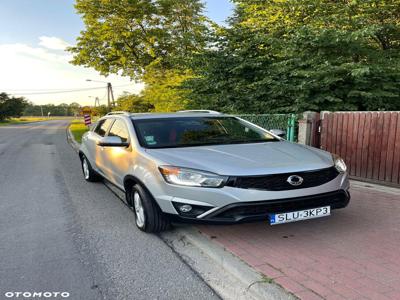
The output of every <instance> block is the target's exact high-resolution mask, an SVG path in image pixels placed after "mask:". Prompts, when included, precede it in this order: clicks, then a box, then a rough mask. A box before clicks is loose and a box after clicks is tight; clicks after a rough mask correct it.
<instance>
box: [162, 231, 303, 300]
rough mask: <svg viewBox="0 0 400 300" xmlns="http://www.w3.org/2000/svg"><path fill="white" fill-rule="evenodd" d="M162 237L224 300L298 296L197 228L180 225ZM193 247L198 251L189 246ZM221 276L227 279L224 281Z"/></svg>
mask: <svg viewBox="0 0 400 300" xmlns="http://www.w3.org/2000/svg"><path fill="white" fill-rule="evenodd" d="M161 238H163V239H164V240H165V241H166V242H167V243H168V244H169V245H170V246H171V247H172V248H173V249H174V250H175V252H177V253H178V254H180V255H181V257H182V258H183V259H184V260H185V261H186V262H187V263H188V264H189V265H190V266H191V267H192V268H193V269H194V270H195V271H196V272H197V273H199V274H200V276H201V277H202V278H203V279H204V280H205V281H206V282H207V283H208V284H209V285H210V286H211V287H212V288H213V289H214V290H215V291H216V292H217V293H219V294H220V296H221V297H222V298H223V299H279V300H284V299H285V300H287V299H297V297H295V296H294V295H292V294H290V293H289V292H287V291H285V290H284V289H283V288H282V287H281V286H279V285H278V284H276V283H274V282H273V280H271V279H268V278H266V277H265V276H264V275H263V274H261V273H259V272H257V271H255V270H254V268H252V267H251V266H249V265H248V264H246V263H245V262H244V261H242V260H241V259H239V258H238V257H237V256H235V255H233V254H232V253H230V252H228V251H226V250H225V249H224V248H223V247H222V246H220V245H219V244H217V243H215V242H213V241H211V240H210V239H209V238H207V237H205V236H204V235H203V234H201V233H200V232H199V231H198V230H197V229H196V228H195V227H189V226H188V227H181V228H176V229H174V230H172V231H169V232H164V233H162V234H161ZM191 246H192V247H195V248H197V251H193V249H192V250H189V251H188V250H187V249H185V248H188V247H191ZM201 256H203V257H201ZM213 272H214V274H213ZM215 278H216V279H217V280H215ZM213 279H214V280H213ZM221 279H223V281H225V282H223V283H221ZM229 283H231V284H229ZM232 285H234V286H232Z"/></svg>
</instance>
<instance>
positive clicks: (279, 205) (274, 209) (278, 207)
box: [207, 190, 350, 221]
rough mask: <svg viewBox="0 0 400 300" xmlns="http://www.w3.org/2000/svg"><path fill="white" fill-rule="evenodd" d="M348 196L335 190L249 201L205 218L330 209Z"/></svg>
mask: <svg viewBox="0 0 400 300" xmlns="http://www.w3.org/2000/svg"><path fill="white" fill-rule="evenodd" d="M349 200H350V198H349V195H348V194H347V193H346V192H345V191H342V190H341V191H337V192H331V193H325V194H319V195H313V196H306V197H299V198H289V199H279V200H268V201H262V202H250V203H248V204H243V203H240V204H232V205H228V206H226V207H224V208H222V209H220V210H218V211H216V212H214V213H211V214H210V215H209V216H207V218H210V219H230V220H236V221H237V220H241V219H246V218H253V217H260V216H262V217H266V216H267V215H268V214H270V213H282V212H291V211H297V210H303V209H309V208H317V207H323V206H330V207H331V209H337V208H343V207H345V206H346V205H347V204H348V202H349Z"/></svg>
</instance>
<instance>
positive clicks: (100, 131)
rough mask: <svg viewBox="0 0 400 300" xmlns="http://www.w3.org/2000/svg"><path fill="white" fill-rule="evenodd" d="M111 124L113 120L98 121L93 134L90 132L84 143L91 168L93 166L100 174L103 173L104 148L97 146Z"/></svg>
mask: <svg viewBox="0 0 400 300" xmlns="http://www.w3.org/2000/svg"><path fill="white" fill-rule="evenodd" d="M113 122H114V119H113V118H108V119H102V120H100V121H99V122H98V124H97V126H96V127H95V128H94V130H93V132H90V133H89V135H88V136H87V141H85V143H86V145H87V148H88V150H89V156H90V157H89V160H90V162H91V164H92V166H95V168H96V169H97V170H98V171H100V173H104V171H105V164H104V155H103V151H104V147H101V146H99V145H98V142H99V140H100V139H101V138H102V137H104V136H106V134H107V132H108V130H109V129H110V126H111V124H112V123H113Z"/></svg>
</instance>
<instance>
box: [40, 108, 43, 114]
mask: <svg viewBox="0 0 400 300" xmlns="http://www.w3.org/2000/svg"><path fill="white" fill-rule="evenodd" d="M40 111H41V112H42V117H43V106H41V105H40Z"/></svg>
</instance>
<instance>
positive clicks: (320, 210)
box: [269, 206, 331, 225]
mask: <svg viewBox="0 0 400 300" xmlns="http://www.w3.org/2000/svg"><path fill="white" fill-rule="evenodd" d="M330 214H331V207H330V206H324V207H317V208H310V209H305V210H298V211H292V212H286V213H279V214H270V215H269V223H270V224H271V225H277V224H283V223H290V222H297V221H302V220H308V219H315V218H321V217H326V216H329V215H330Z"/></svg>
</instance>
